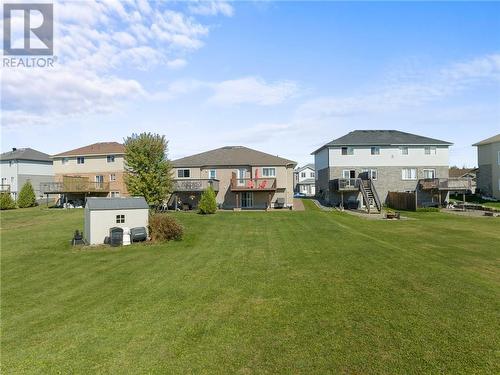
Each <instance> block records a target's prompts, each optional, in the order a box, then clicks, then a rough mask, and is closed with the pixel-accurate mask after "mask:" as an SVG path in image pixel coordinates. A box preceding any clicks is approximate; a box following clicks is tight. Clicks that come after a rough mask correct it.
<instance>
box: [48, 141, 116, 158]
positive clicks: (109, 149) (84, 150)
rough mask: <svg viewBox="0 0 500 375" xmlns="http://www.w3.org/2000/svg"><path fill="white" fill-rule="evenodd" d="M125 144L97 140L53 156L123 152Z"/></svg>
mask: <svg viewBox="0 0 500 375" xmlns="http://www.w3.org/2000/svg"><path fill="white" fill-rule="evenodd" d="M124 153H125V146H123V145H122V144H121V143H118V142H99V143H94V144H91V145H88V146H84V147H80V148H75V149H74V150H69V151H65V152H61V153H60V154H56V155H54V157H61V156H82V155H111V154H124Z"/></svg>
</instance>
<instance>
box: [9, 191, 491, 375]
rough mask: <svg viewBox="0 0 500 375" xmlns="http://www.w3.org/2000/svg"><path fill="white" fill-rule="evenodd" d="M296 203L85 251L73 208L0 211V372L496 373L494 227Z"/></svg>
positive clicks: (192, 218) (190, 222) (184, 217)
mask: <svg viewBox="0 0 500 375" xmlns="http://www.w3.org/2000/svg"><path fill="white" fill-rule="evenodd" d="M305 203H306V207H307V208H308V210H306V211H304V212H286V211H284V212H268V213H266V212H239V213H232V212H221V213H218V214H216V215H214V216H209V217H204V216H200V215H196V214H191V213H178V214H175V216H176V217H177V218H178V219H179V220H180V221H181V222H182V223H183V225H184V226H185V229H186V235H185V239H184V240H183V241H181V242H170V243H168V244H164V245H134V246H129V247H126V248H119V249H111V248H99V249H92V250H90V249H89V250H75V249H72V248H71V247H70V245H69V240H70V238H71V236H72V233H73V231H74V230H75V229H77V228H78V229H82V228H83V211H82V210H77V209H75V210H47V209H45V210H44V209H27V210H15V211H9V212H3V213H2V220H1V226H2V229H1V237H2V238H1V241H2V254H1V260H2V264H1V282H2V284H1V292H2V295H1V302H2V305H1V313H2V337H1V340H2V342H1V344H2V373H4V374H24V373H39V374H53V373H61V374H90V373H102V374H118V373H127V374H143V373H152V374H155V373H158V374H159V373H178V374H189V373H204V374H214V373H217V374H252V373H259V374H260V373H267V374H277V373H283V374H290V373H293V374H325V373H333V374H340V373H343V374H376V373H384V374H422V373H428V374H438V373H447V374H471V373H483V374H494V373H499V372H500V366H499V361H500V356H499V346H500V341H499V340H500V333H499V328H500V327H499V317H500V288H499V285H500V272H499V255H500V219H497V218H466V217H458V216H452V215H447V214H442V213H414V214H410V215H412V217H413V218H414V219H413V220H406V221H399V222H396V221H390V222H385V221H372V220H364V219H360V218H358V217H353V216H350V215H348V214H345V213H344V214H341V213H336V212H323V211H319V210H317V209H314V208H315V207H314V206H313V205H312V203H311V202H310V201H306V202H305Z"/></svg>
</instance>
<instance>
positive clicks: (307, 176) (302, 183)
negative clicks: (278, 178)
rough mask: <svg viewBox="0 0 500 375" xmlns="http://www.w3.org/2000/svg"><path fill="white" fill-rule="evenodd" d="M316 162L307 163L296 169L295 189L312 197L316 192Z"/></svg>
mask: <svg viewBox="0 0 500 375" xmlns="http://www.w3.org/2000/svg"><path fill="white" fill-rule="evenodd" d="M315 175H316V173H315V170H314V164H306V165H304V166H303V167H300V168H297V169H295V172H294V191H295V192H296V193H302V194H305V195H306V196H308V197H312V196H314V195H315V194H316V178H315Z"/></svg>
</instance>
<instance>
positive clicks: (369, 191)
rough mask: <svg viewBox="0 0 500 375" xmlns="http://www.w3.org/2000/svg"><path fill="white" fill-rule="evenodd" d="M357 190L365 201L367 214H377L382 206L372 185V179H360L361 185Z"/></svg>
mask: <svg viewBox="0 0 500 375" xmlns="http://www.w3.org/2000/svg"><path fill="white" fill-rule="evenodd" d="M359 189H360V190H361V194H362V195H363V198H364V199H365V202H366V208H367V209H368V213H379V212H380V210H381V209H382V205H381V203H380V199H379V197H378V194H377V190H376V189H375V186H374V185H373V181H372V179H371V178H369V179H362V180H361V184H360V185H359Z"/></svg>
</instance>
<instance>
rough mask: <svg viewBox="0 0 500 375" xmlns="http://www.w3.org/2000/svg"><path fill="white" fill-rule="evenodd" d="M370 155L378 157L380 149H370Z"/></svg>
mask: <svg viewBox="0 0 500 375" xmlns="http://www.w3.org/2000/svg"><path fill="white" fill-rule="evenodd" d="M371 153H372V155H380V147H378V146H375V147H372V148H371Z"/></svg>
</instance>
